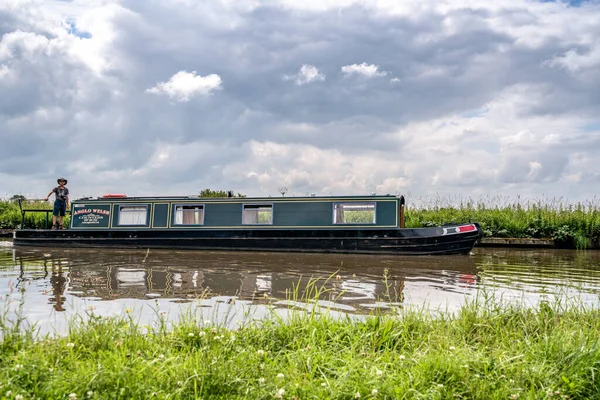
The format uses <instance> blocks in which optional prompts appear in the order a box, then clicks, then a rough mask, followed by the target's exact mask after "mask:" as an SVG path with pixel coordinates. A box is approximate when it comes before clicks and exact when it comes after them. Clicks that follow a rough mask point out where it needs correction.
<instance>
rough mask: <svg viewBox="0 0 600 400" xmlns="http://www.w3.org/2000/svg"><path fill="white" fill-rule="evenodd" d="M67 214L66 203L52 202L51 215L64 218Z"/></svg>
mask: <svg viewBox="0 0 600 400" xmlns="http://www.w3.org/2000/svg"><path fill="white" fill-rule="evenodd" d="M66 212H67V202H66V201H64V200H54V210H53V211H52V215H54V216H56V217H58V216H61V217H64V216H65V213H66Z"/></svg>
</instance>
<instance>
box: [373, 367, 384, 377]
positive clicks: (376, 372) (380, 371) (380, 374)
mask: <svg viewBox="0 0 600 400" xmlns="http://www.w3.org/2000/svg"><path fill="white" fill-rule="evenodd" d="M375 375H377V376H382V375H383V371H382V370H380V369H379V368H375Z"/></svg>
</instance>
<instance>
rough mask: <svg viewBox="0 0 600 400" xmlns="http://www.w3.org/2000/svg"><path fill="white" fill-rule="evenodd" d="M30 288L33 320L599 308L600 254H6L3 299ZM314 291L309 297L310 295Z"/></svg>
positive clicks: (1, 249)
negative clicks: (509, 304) (270, 310)
mask: <svg viewBox="0 0 600 400" xmlns="http://www.w3.org/2000/svg"><path fill="white" fill-rule="evenodd" d="M11 282H13V283H14V285H16V288H26V290H25V291H24V296H26V299H25V302H24V311H25V312H26V314H27V316H28V317H30V318H31V319H32V320H34V321H38V322H39V321H41V322H42V323H44V321H47V320H49V318H50V317H49V314H52V313H58V314H60V313H64V312H65V311H66V312H67V313H68V312H72V313H78V312H79V313H81V310H82V309H84V308H85V307H87V306H88V305H89V304H90V303H93V304H94V307H95V308H97V309H99V311H103V312H105V313H111V312H119V311H120V310H122V309H123V308H124V307H130V306H131V305H132V304H133V305H135V306H140V305H143V304H152V305H156V304H159V305H160V306H161V307H165V305H167V306H168V307H171V309H173V310H176V309H177V307H179V305H180V303H186V302H191V303H197V302H196V301H195V300H196V299H198V298H202V299H203V300H202V302H200V305H201V306H202V307H208V308H210V307H214V306H215V304H217V303H219V304H222V303H224V304H232V303H234V304H243V305H252V306H263V305H265V304H276V305H277V304H284V303H285V302H284V301H285V300H290V299H298V298H299V299H302V298H303V297H304V296H305V295H306V296H309V297H313V296H314V292H313V291H311V289H313V288H314V287H318V288H320V292H321V300H323V304H326V305H327V306H329V307H333V308H334V309H338V310H341V311H343V312H350V313H352V314H361V313H366V312H369V311H370V310H372V309H373V308H375V307H377V308H382V307H383V308H385V307H391V306H394V305H395V306H402V307H406V306H415V307H429V308H433V309H439V308H442V309H448V310H455V309H457V308H458V307H460V306H461V305H462V304H463V303H464V301H465V298H466V297H467V296H472V295H474V294H476V293H477V291H478V290H479V289H485V290H486V291H487V292H490V293H493V294H497V295H498V296H500V297H502V298H504V299H508V300H511V299H516V300H523V299H525V300H526V301H529V302H531V303H536V302H537V301H539V300H540V299H542V298H546V297H547V296H549V295H556V294H566V295H569V296H576V297H578V298H580V299H581V300H582V301H583V302H584V303H587V304H597V302H598V298H599V294H600V252H593V251H592V252H575V251H555V250H544V251H531V250H506V249H483V248H477V249H476V251H475V254H474V255H471V256H449V257H393V256H365V255H333V254H296V253H294V254H290V253H236V252H194V251H185V252H177V251H157V250H152V251H142V250H140V251H132V250H89V249H87V250H84V249H35V248H12V247H7V246H0V296H3V297H4V296H5V295H6V294H7V293H9V291H10V290H11V289H10V288H11V285H12V283H11ZM307 290H308V292H306V291H307Z"/></svg>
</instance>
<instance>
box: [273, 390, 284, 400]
mask: <svg viewBox="0 0 600 400" xmlns="http://www.w3.org/2000/svg"><path fill="white" fill-rule="evenodd" d="M284 394H285V389H284V388H281V389H279V390H278V391H277V393H275V397H276V398H278V399H281V398H282V397H283V395H284Z"/></svg>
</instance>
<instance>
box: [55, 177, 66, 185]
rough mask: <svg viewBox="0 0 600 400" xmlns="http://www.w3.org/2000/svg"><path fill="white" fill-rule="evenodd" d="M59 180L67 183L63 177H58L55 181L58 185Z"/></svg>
mask: <svg viewBox="0 0 600 400" xmlns="http://www.w3.org/2000/svg"><path fill="white" fill-rule="evenodd" d="M60 181H65V185H66V184H67V180H66V179H65V178H58V179H57V180H56V183H58V184H59V185H60Z"/></svg>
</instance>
